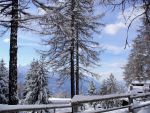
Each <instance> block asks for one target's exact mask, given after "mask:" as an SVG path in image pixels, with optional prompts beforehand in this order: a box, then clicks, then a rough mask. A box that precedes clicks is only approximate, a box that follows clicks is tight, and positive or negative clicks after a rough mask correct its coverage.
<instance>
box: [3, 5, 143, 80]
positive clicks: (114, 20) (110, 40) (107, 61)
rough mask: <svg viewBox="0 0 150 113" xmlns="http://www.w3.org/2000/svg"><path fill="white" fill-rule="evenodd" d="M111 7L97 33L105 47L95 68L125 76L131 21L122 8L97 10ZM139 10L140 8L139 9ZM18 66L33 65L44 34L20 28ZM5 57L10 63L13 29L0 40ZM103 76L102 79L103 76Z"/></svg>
mask: <svg viewBox="0 0 150 113" xmlns="http://www.w3.org/2000/svg"><path fill="white" fill-rule="evenodd" d="M99 11H105V12H106V11H107V13H106V15H105V17H104V18H103V19H102V22H103V23H105V24H106V25H105V27H104V28H103V30H102V33H101V34H100V35H97V34H94V39H95V41H98V42H99V43H100V44H101V45H102V46H103V48H104V49H105V51H104V52H103V53H102V54H101V56H100V58H101V61H100V64H101V66H100V67H97V68H96V69H95V68H93V70H94V71H95V72H97V73H99V74H100V75H101V78H105V77H107V76H108V75H109V74H110V73H113V74H114V75H115V77H116V78H117V79H118V80H122V78H123V76H122V71H123V70H122V69H121V67H123V65H125V63H126V62H127V58H128V55H129V53H130V49H131V48H129V47H127V48H126V49H124V46H125V38H126V35H127V34H126V31H127V25H128V23H127V25H125V21H124V19H123V17H122V15H121V12H120V11H119V10H115V11H114V12H111V10H105V9H104V8H103V9H102V10H100V9H99V10H97V13H98V12H99ZM129 12H130V8H129V9H127V10H126V12H125V14H126V15H128V14H129ZM136 13H137V12H136ZM139 23H140V22H139V20H136V21H135V22H134V23H133V25H132V27H131V29H130V31H129V40H128V41H129V44H130V45H131V44H132V42H131V41H132V40H133V39H134V38H135V37H136V35H137V33H136V30H137V29H138V26H139ZM18 36H19V37H18V47H19V49H18V66H26V65H29V64H30V62H31V61H32V60H33V58H39V56H40V55H39V54H38V53H37V50H40V49H44V48H45V47H44V46H42V45H40V43H41V38H43V36H39V35H37V34H34V33H29V32H23V31H19V35H18ZM2 58H3V59H4V60H5V62H6V64H7V66H8V63H9V33H7V34H5V35H4V36H3V37H2V39H1V41H0V59H2ZM101 78H100V79H101Z"/></svg>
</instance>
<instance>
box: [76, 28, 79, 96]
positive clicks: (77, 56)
mask: <svg viewBox="0 0 150 113" xmlns="http://www.w3.org/2000/svg"><path fill="white" fill-rule="evenodd" d="M76 39H77V42H76V95H79V35H78V26H77V34H76Z"/></svg>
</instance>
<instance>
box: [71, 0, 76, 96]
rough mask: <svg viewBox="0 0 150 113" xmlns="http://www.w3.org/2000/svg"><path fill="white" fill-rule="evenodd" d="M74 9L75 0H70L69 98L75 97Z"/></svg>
mask: <svg viewBox="0 0 150 113" xmlns="http://www.w3.org/2000/svg"><path fill="white" fill-rule="evenodd" d="M74 8H75V0H71V12H72V15H71V30H72V34H71V35H72V37H71V47H70V55H71V57H70V63H71V67H70V71H71V72H70V74H71V75H70V76H71V98H73V96H74V95H75V84H74V46H75V44H74V41H75V32H74V28H75V26H74V21H75V15H74Z"/></svg>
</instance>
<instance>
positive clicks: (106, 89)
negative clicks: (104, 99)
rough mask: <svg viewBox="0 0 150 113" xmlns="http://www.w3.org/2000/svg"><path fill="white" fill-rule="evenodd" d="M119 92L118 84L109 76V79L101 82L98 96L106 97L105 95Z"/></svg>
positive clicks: (111, 75) (112, 76)
mask: <svg viewBox="0 0 150 113" xmlns="http://www.w3.org/2000/svg"><path fill="white" fill-rule="evenodd" d="M118 92H119V86H118V83H117V81H116V79H115V77H114V75H113V74H110V76H109V78H107V79H106V80H104V81H103V83H102V86H101V89H100V94H102V95H107V94H115V93H118Z"/></svg>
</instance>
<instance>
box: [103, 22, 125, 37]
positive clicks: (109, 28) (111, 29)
mask: <svg viewBox="0 0 150 113" xmlns="http://www.w3.org/2000/svg"><path fill="white" fill-rule="evenodd" d="M123 28H126V26H125V24H124V23H122V22H119V23H114V24H108V25H106V26H105V28H104V31H105V33H107V34H110V35H115V34H116V33H117V32H118V31H119V30H121V29H123Z"/></svg>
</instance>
